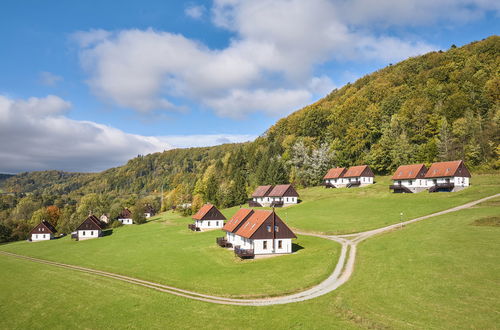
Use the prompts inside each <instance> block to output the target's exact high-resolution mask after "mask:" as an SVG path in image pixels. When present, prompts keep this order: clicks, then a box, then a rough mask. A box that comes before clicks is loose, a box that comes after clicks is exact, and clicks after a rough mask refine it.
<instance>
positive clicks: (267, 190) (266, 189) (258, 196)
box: [249, 184, 299, 207]
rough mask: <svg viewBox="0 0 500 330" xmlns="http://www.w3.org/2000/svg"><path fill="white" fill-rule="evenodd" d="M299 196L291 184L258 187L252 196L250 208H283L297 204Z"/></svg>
mask: <svg viewBox="0 0 500 330" xmlns="http://www.w3.org/2000/svg"><path fill="white" fill-rule="evenodd" d="M298 202H299V194H298V193H297V191H296V190H295V188H294V187H293V186H292V185H291V184H279V185H276V186H258V187H257V189H255V191H254V193H253V194H252V201H251V202H250V203H249V204H250V206H254V207H261V206H271V207H283V206H290V205H293V204H297V203H298Z"/></svg>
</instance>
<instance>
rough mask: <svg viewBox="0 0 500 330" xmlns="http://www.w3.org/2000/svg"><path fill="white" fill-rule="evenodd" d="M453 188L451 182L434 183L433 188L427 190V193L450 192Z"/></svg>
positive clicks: (453, 185)
mask: <svg viewBox="0 0 500 330" xmlns="http://www.w3.org/2000/svg"><path fill="white" fill-rule="evenodd" d="M453 188H455V184H454V183H452V182H445V183H436V184H434V186H432V187H430V188H429V192H431V193H432V192H440V191H447V192H450V191H452V190H453Z"/></svg>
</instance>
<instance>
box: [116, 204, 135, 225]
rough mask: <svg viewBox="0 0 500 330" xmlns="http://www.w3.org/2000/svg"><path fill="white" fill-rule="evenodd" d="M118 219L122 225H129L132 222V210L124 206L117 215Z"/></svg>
mask: <svg viewBox="0 0 500 330" xmlns="http://www.w3.org/2000/svg"><path fill="white" fill-rule="evenodd" d="M118 221H120V222H121V223H122V224H124V225H131V224H133V223H134V221H133V220H132V212H131V211H130V210H129V209H128V208H124V209H123V210H122V211H121V212H120V215H118Z"/></svg>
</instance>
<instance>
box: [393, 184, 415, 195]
mask: <svg viewBox="0 0 500 330" xmlns="http://www.w3.org/2000/svg"><path fill="white" fill-rule="evenodd" d="M389 189H391V190H394V192H395V193H413V191H411V190H410V189H409V188H408V187H406V186H403V185H401V184H393V185H390V186H389Z"/></svg>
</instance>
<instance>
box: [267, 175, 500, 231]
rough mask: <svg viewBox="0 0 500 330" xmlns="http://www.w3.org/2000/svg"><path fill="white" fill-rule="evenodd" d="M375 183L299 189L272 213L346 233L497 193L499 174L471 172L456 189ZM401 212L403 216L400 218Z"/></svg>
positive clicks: (308, 227)
mask: <svg viewBox="0 0 500 330" xmlns="http://www.w3.org/2000/svg"><path fill="white" fill-rule="evenodd" d="M376 181H377V182H376V184H374V185H370V186H366V187H360V188H339V189H325V188H324V187H313V188H307V189H302V190H300V191H299V194H300V198H301V199H302V203H300V204H298V205H294V206H290V207H286V208H283V209H276V212H277V213H278V214H279V215H280V217H281V218H282V219H284V220H285V221H286V222H287V224H288V225H290V226H291V227H293V228H296V229H300V230H305V231H310V232H318V233H326V234H350V233H356V232H360V231H365V230H370V229H375V228H380V227H383V226H387V225H390V224H393V223H397V222H399V221H400V220H401V218H402V219H403V220H410V219H413V218H416V217H419V216H422V215H426V214H430V213H434V212H437V211H442V210H445V209H448V208H451V207H454V206H458V205H461V204H465V203H467V202H470V201H473V200H477V199H480V198H482V197H486V196H490V195H493V194H495V193H499V192H500V175H498V174H490V175H473V177H472V186H470V187H469V188H467V189H464V190H462V191H459V192H452V193H429V192H427V191H423V192H420V193H417V194H394V193H392V192H391V191H390V190H389V185H390V184H391V182H392V181H391V180H390V178H389V177H376ZM401 213H403V216H402V217H401V215H400V214H401Z"/></svg>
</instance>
